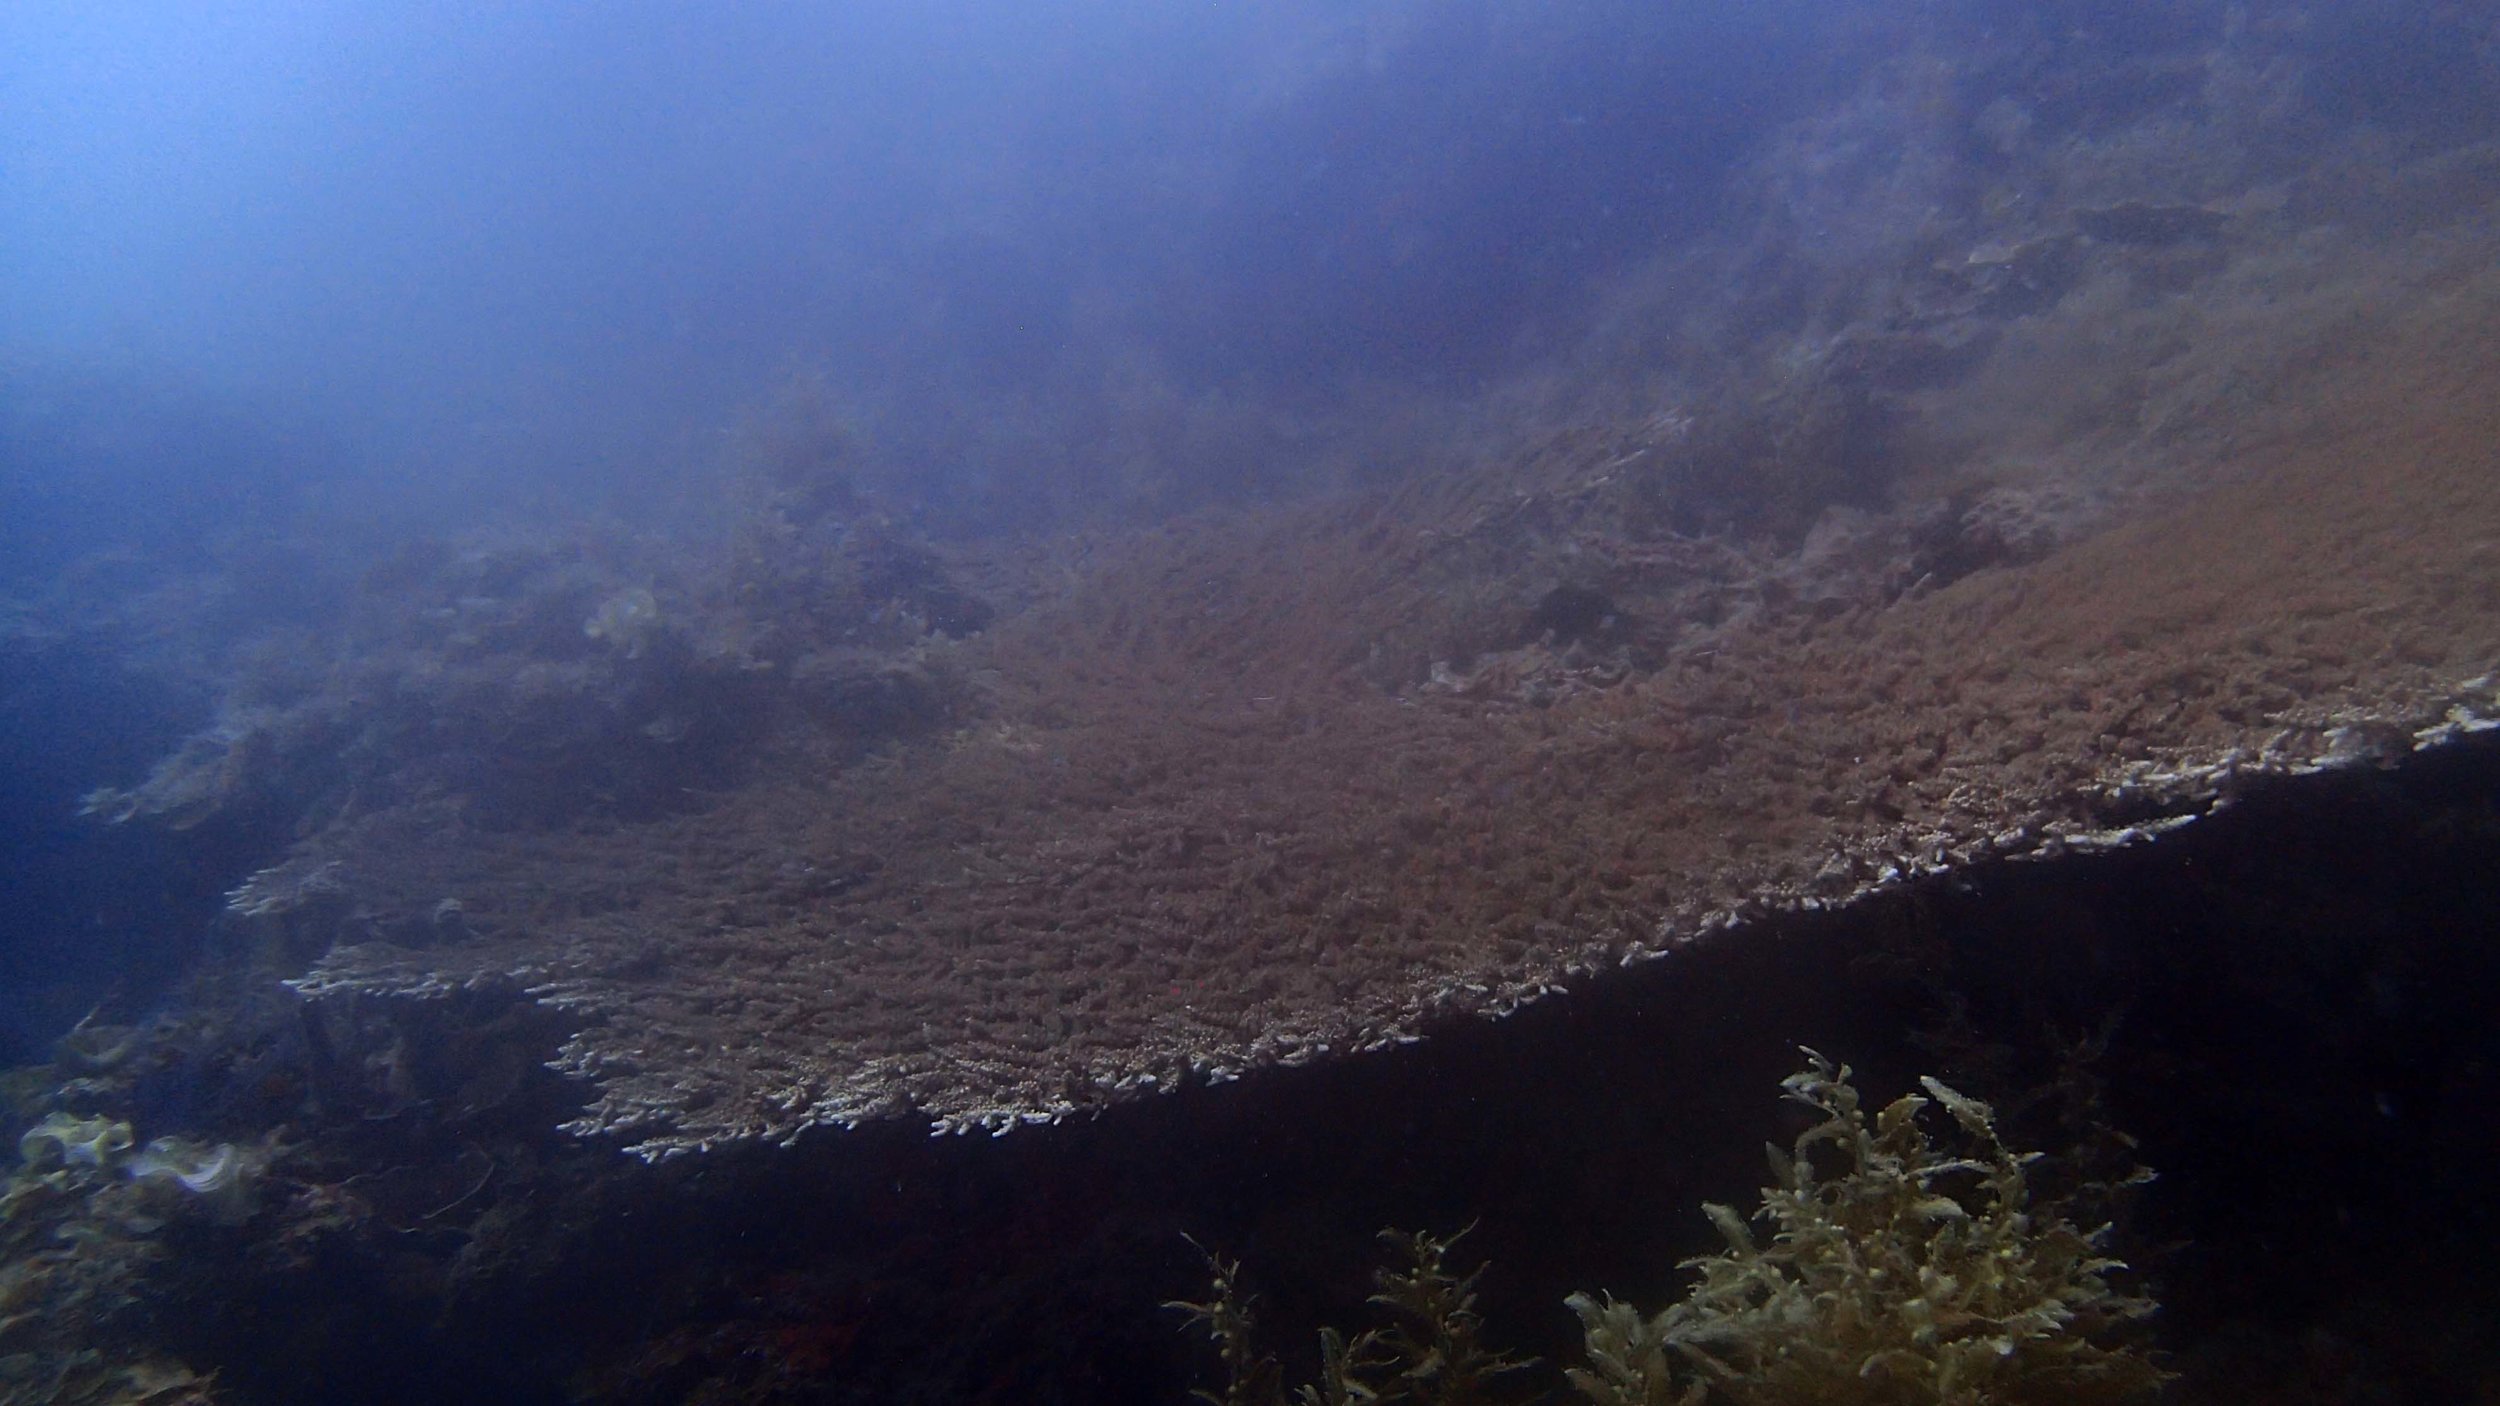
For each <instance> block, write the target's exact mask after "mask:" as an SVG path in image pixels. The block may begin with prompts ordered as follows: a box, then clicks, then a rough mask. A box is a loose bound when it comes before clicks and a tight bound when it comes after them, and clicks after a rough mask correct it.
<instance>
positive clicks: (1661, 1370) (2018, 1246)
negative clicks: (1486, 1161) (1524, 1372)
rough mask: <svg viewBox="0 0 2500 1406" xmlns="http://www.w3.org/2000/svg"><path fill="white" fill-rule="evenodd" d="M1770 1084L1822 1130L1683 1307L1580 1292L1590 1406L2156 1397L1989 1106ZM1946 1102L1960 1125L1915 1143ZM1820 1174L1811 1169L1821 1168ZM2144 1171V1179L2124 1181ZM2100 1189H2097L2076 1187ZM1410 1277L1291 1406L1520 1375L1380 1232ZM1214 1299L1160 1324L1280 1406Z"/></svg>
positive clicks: (1233, 1287)
mask: <svg viewBox="0 0 2500 1406" xmlns="http://www.w3.org/2000/svg"><path fill="white" fill-rule="evenodd" d="M1805 1054H1806V1058H1807V1063H1806V1067H1805V1069H1804V1070H1802V1071H1801V1072H1799V1073H1797V1074H1794V1075H1791V1076H1790V1077H1789V1078H1788V1079H1787V1080H1786V1081H1784V1083H1783V1084H1782V1087H1783V1088H1784V1089H1786V1090H1787V1096H1788V1097H1789V1098H1790V1099H1792V1100H1794V1101H1795V1102H1798V1103H1801V1104H1804V1105H1805V1106H1807V1107H1808V1108H1811V1109H1813V1110H1814V1111H1815V1112H1816V1113H1817V1114H1819V1115H1820V1121H1818V1122H1817V1123H1816V1124H1815V1125H1814V1126H1813V1127H1811V1128H1809V1129H1807V1130H1806V1132H1804V1133H1803V1134H1801V1135H1800V1136H1799V1137H1798V1138H1797V1140H1796V1142H1795V1144H1794V1145H1793V1146H1792V1147H1791V1148H1790V1149H1788V1150H1786V1151H1782V1150H1781V1149H1779V1148H1778V1147H1776V1146H1773V1147H1771V1148H1769V1149H1768V1150H1769V1152H1770V1158H1771V1174H1772V1185H1771V1186H1769V1187H1768V1188H1766V1189H1765V1190H1764V1193H1763V1201H1762V1206H1761V1208H1760V1209H1759V1210H1757V1211H1756V1212H1755V1213H1754V1215H1753V1217H1752V1218H1751V1220H1752V1222H1753V1223H1759V1224H1762V1225H1764V1226H1766V1227H1767V1228H1768V1229H1769V1230H1770V1232H1771V1233H1770V1236H1769V1238H1768V1241H1767V1243H1766V1242H1765V1241H1764V1240H1763V1239H1762V1238H1760V1237H1758V1236H1757V1235H1756V1233H1755V1230H1754V1225H1753V1224H1752V1223H1749V1222H1748V1220H1747V1218H1745V1217H1742V1216H1739V1215H1738V1214H1737V1213H1736V1212H1735V1211H1734V1210H1733V1209H1732V1208H1730V1207H1726V1206H1717V1205H1712V1206H1706V1207H1705V1208H1704V1209H1705V1211H1706V1213H1707V1214H1708V1216H1709V1218H1710V1221H1711V1223H1712V1224H1713V1225H1715V1226H1716V1227H1717V1228H1718V1231H1719V1233H1720V1235H1721V1236H1723V1237H1724V1238H1725V1239H1726V1241H1727V1248H1726V1249H1724V1250H1722V1251H1720V1252H1719V1253H1717V1254H1714V1255H1706V1256H1702V1257H1700V1258H1697V1259H1692V1260H1687V1261H1685V1262H1684V1264H1683V1266H1682V1267H1683V1268H1685V1269H1687V1270H1691V1271H1696V1272H1697V1280H1696V1282H1695V1283H1694V1285H1693V1287H1692V1289H1691V1290H1690V1291H1689V1292H1688V1293H1686V1295H1685V1296H1684V1298H1683V1299H1682V1300H1681V1301H1679V1302H1676V1303H1674V1304H1670V1305H1669V1306H1667V1307H1666V1308H1665V1309H1663V1310H1661V1311H1659V1312H1658V1313H1655V1314H1643V1313H1641V1312H1640V1311H1639V1310H1638V1309H1637V1308H1635V1307H1633V1306H1632V1305H1630V1304H1627V1303H1621V1302H1617V1301H1615V1300H1613V1299H1611V1298H1593V1297H1591V1296H1589V1295H1587V1294H1574V1295H1572V1296H1571V1297H1570V1299H1569V1300H1568V1303H1569V1304H1570V1307H1571V1309H1572V1311H1573V1312H1575V1313H1577V1314H1578V1315H1579V1317H1580V1321H1581V1325H1582V1328H1583V1330H1584V1333H1585V1337H1586V1351H1587V1363H1586V1365H1584V1366H1578V1367H1572V1368H1570V1369H1568V1370H1567V1372H1566V1375H1567V1376H1568V1378H1569V1379H1570V1382H1571V1384H1572V1385H1573V1386H1574V1387H1576V1388H1578V1389H1579V1391H1580V1393H1581V1394H1582V1395H1584V1396H1586V1397H1587V1398H1588V1399H1589V1400H1590V1401H1592V1402H1595V1403H1597V1406H1710V1403H1734V1406H1771V1403H1779V1404H1780V1406H1800V1403H1803V1404H1804V1406H1896V1403H1897V1406H1911V1403H1919V1404H1920V1406H2029V1403H2063V1404H2066V1406H2086V1404H2087V1403H2115V1402H2123V1401H2133V1400H2140V1399H2144V1398H2147V1397H2149V1396H2150V1395H2151V1394H2152V1393H2153V1392H2154V1391H2155V1390H2156V1389H2158V1388H2159V1387H2160V1385H2161V1384H2162V1382H2163V1381H2165V1380H2166V1379H2167V1376H2168V1374H2167V1373H2165V1372H2163V1371H2162V1370H2161V1369H2160V1368H2159V1367H2158V1366H2156V1365H2155V1364H2154V1362H2153V1360H2152V1359H2151V1357H2150V1356H2149V1355H2148V1354H2147V1353H2146V1351H2145V1350H2144V1348H2143V1347H2142V1346H2141V1345H2140V1342H2139V1341H2138V1340H2137V1339H2138V1338H2139V1337H2140V1334H2136V1333H2134V1332H2132V1331H2131V1329H2132V1327H2133V1326H2134V1325H2138V1324H2140V1322H2141V1320H2143V1319H2145V1318H2147V1317H2148V1316H2150V1315H2151V1313H2152V1312H2153V1307H2154V1305H2153V1302H2152V1300H2151V1299H2149V1298H2145V1297H2141V1296H2137V1295H2132V1294H2127V1293H2121V1292H2119V1291H2118V1290H2117V1289H2116V1288H2114V1287H2113V1286H2112V1285H2111V1283H2110V1276H2111V1275H2112V1274H2113V1273H2116V1272H2118V1271H2122V1270H2124V1269H2125V1268H2126V1266H2125V1265H2124V1264H2123V1263H2122V1262H2121V1261H2119V1260H2116V1259H2113V1258H2110V1257H2109V1256H2107V1255H2105V1254H2103V1253H2102V1252H2101V1251H2100V1250H2099V1248H2098V1246H2099V1244H2100V1242H2101V1241H2102V1240H2103V1239H2104V1238H2106V1235H2107V1232H2108V1227H2107V1226H2101V1227H2099V1228H2096V1229H2091V1230H2086V1229H2084V1228H2083V1227H2081V1226H2080V1225H2078V1224H2077V1223H2076V1222H2075V1220H2074V1219H2073V1216H2072V1214H2071V1213H2072V1212H2073V1210H2074V1209H2075V1205H2076V1200H2077V1198H2078V1197H2079V1196H2080V1195H2081V1194H2082V1191H2078V1193H2076V1194H2075V1195H2073V1196H2066V1197H2055V1198H2043V1199H2040V1200H2037V1201H2035V1200H2034V1199H2033V1190H2032V1187H2031V1185H2030V1182H2029V1179H2028V1176H2027V1172H2026V1169H2027V1168H2028V1167H2030V1166H2031V1164H2032V1163H2034V1162H2035V1161H2037V1160H2038V1158H2039V1157H2040V1155H2041V1154H2038V1153H2024V1152H2016V1151H2013V1150H2012V1149H2010V1148H2008V1147H2007V1146H2006V1145H2005V1143H2004V1141H2003V1140H2002V1139H2001V1138H1999V1136H1998V1135H1997V1131H1996V1121H1995V1114H1994V1113H1993V1112H1992V1111H1991V1110H1990V1109H1989V1107H1988V1105H1986V1104H1984V1103H1981V1102H1979V1101H1978V1100H1976V1099H1972V1098H1967V1097H1964V1096H1963V1095H1961V1094H1959V1093H1956V1092H1955V1091H1954V1090H1952V1089H1950V1088H1947V1087H1946V1086H1945V1085H1944V1084H1942V1083H1940V1082H1938V1081H1937V1080H1935V1079H1932V1078H1931V1079H1925V1080H1922V1081H1921V1082H1922V1084H1923V1085H1924V1087H1925V1088H1926V1091H1927V1092H1926V1096H1921V1095H1918V1094H1909V1095H1905V1096H1903V1097H1901V1098H1899V1099H1895V1100H1894V1101H1893V1102H1892V1103H1890V1104H1888V1105H1886V1106H1885V1107H1884V1108H1883V1109H1882V1110H1880V1111H1879V1112H1876V1113H1875V1114H1874V1115H1873V1116H1872V1117H1871V1118H1870V1117H1869V1116H1868V1114H1867V1112H1866V1111H1865V1110H1864V1109H1863V1108H1861V1107H1860V1106H1859V1101H1858V1092H1857V1090H1856V1089H1855V1088H1854V1087H1853V1086H1852V1085H1851V1084H1850V1082H1849V1080H1850V1070H1849V1068H1848V1067H1847V1066H1846V1065H1842V1066H1839V1067H1837V1068H1835V1067H1834V1066H1833V1065H1832V1064H1831V1062H1830V1061H1828V1060H1826V1059H1824V1058H1823V1056H1821V1055H1819V1054H1816V1053H1815V1052H1814V1051H1812V1050H1807V1051H1806V1052H1805ZM1935 1105H1941V1106H1942V1107H1943V1108H1944V1110H1945V1111H1946V1112H1947V1113H1948V1114H1950V1115H1951V1117H1952V1120H1953V1123H1954V1125H1955V1127H1956V1129H1957V1132H1956V1134H1954V1135H1952V1137H1951V1138H1950V1144H1951V1145H1949V1146H1940V1145H1939V1144H1938V1143H1937V1142H1936V1141H1934V1140H1932V1139H1931V1138H1930V1137H1929V1136H1928V1133H1927V1130H1926V1129H1925V1128H1924V1127H1923V1126H1922V1125H1921V1119H1920V1115H1921V1114H1922V1113H1923V1112H1925V1110H1927V1109H1928V1108H1929V1107H1931V1106H1935ZM1818 1162H1819V1163H1820V1164H1821V1167H1822V1168H1823V1169H1822V1170H1818ZM2147 1176H2149V1174H2148V1173H2144V1172H2142V1171H2140V1170H2139V1171H2137V1172H2136V1173H2135V1174H2134V1176H2133V1177H2132V1178H2131V1180H2142V1179H2144V1178H2145V1177H2147ZM2087 1189H2088V1190H2090V1191H2093V1192H2106V1191H2108V1190H2110V1189H2111V1188H2109V1187H2107V1186H2100V1187H2093V1188H2087ZM1383 1238H1384V1240H1386V1241H1387V1242H1388V1243H1389V1244H1390V1245H1391V1247H1392V1249H1393V1251H1394V1252H1395V1253H1396V1254H1397V1255H1398V1256H1399V1257H1400V1258H1401V1259H1402V1260H1403V1264H1401V1265H1400V1266H1398V1267H1395V1268H1391V1269H1384V1270H1382V1271H1381V1272H1380V1273H1379V1274H1378V1275H1377V1276H1376V1281H1375V1282H1376V1283H1377V1284H1378V1286H1379V1289H1380V1292H1379V1293H1377V1294H1375V1295H1374V1296H1373V1298H1372V1302H1373V1303H1374V1304H1377V1305H1379V1306H1380V1307H1381V1308H1382V1309H1383V1310H1384V1312H1385V1313H1386V1315H1387V1316H1388V1318H1389V1319H1390V1320H1391V1322H1390V1326H1389V1327H1387V1328H1385V1329H1379V1330H1373V1331H1368V1332H1365V1333H1362V1334H1359V1335H1357V1336H1356V1337H1354V1338H1352V1339H1350V1340H1349V1339H1346V1338H1345V1337H1343V1336H1342V1335H1341V1334H1339V1333H1337V1332H1335V1331H1334V1330H1323V1332H1322V1334H1321V1339H1320V1358H1321V1367H1320V1380H1319V1381H1318V1382H1317V1383H1316V1384H1312V1385H1305V1386H1302V1387H1299V1388H1297V1389H1296V1390H1295V1391H1294V1393H1293V1395H1292V1398H1291V1399H1292V1400H1293V1401H1295V1402H1296V1403H1299V1406H1356V1404H1357V1403H1380V1404H1382V1406H1385V1404H1386V1403H1413V1406H1427V1404H1428V1406H1490V1404H1491V1403H1496V1402H1500V1401H1504V1400H1508V1399H1516V1398H1509V1397H1505V1396H1504V1395H1503V1394H1502V1391H1501V1387H1502V1386H1503V1385H1504V1384H1505V1383H1506V1382H1507V1381H1508V1380H1512V1379H1515V1376H1516V1374H1517V1373H1518V1372H1519V1371H1520V1370H1521V1369H1522V1368H1524V1367H1525V1366H1526V1365H1528V1364H1526V1363H1522V1362H1520V1361H1517V1360H1516V1359H1513V1358H1510V1357H1507V1356H1505V1355H1503V1354H1500V1353H1498V1352H1495V1351H1493V1350H1491V1349H1489V1348H1487V1347H1486V1346H1485V1345H1484V1343H1483V1341H1482V1338H1481V1329H1482V1326H1483V1324H1482V1320H1481V1318H1480V1317H1479V1316H1478V1314H1477V1313H1476V1310H1475V1285H1476V1281H1477V1279H1478V1277H1479V1276H1481V1275H1482V1274H1483V1272H1484V1271H1483V1269H1482V1268H1481V1267H1479V1268H1478V1269H1476V1270H1475V1271H1474V1272H1472V1273H1470V1274H1467V1275H1465V1276H1463V1277H1461V1276H1458V1275H1456V1274H1454V1273H1453V1272H1452V1271H1451V1270H1450V1269H1448V1268H1447V1265H1446V1258H1447V1254H1448V1251H1449V1249H1450V1246H1451V1245H1452V1244H1453V1243H1454V1242H1455V1239H1456V1237H1452V1238H1451V1239H1450V1240H1438V1239H1435V1238H1433V1237H1431V1236H1428V1235H1401V1234H1396V1233H1388V1234H1385V1235H1384V1237H1383ZM1209 1258H1210V1262H1211V1263H1212V1265H1213V1268H1214V1281H1213V1294H1212V1296H1211V1297H1210V1298H1209V1299H1208V1300H1207V1301H1206V1302H1204V1303H1180V1304H1175V1305H1173V1306H1174V1307H1176V1308H1180V1309H1182V1310H1184V1311H1186V1312H1187V1313H1188V1314H1189V1316H1190V1320H1191V1322H1193V1323H1195V1324H1197V1325H1198V1326H1200V1327H1202V1328H1204V1329H1205V1330H1206V1332H1207V1333H1208V1334H1209V1336H1211V1337H1212V1338H1213V1339H1214V1340H1215V1343H1216V1345H1217V1347H1218V1349H1219V1350H1220V1353H1221V1356H1222V1360H1223V1365H1224V1371H1225V1386H1224V1389H1223V1390H1222V1391H1221V1392H1210V1391H1200V1392H1198V1393H1197V1396H1198V1397H1199V1399H1200V1400H1203V1401H1205V1402H1207V1403H1209V1406H1275V1403H1281V1402H1283V1401H1285V1400H1286V1399H1287V1397H1286V1393H1285V1389H1284V1386H1283V1383H1282V1380H1281V1373H1280V1371H1279V1368H1278V1366H1277V1363H1276V1360H1275V1359H1274V1358H1273V1357H1271V1356H1268V1355H1266V1354H1264V1353H1261V1352H1260V1351H1259V1350H1258V1349H1257V1346H1256V1343H1255V1340H1254V1335H1253V1330H1254V1327H1255V1323H1254V1317H1253V1313H1252V1307H1253V1306H1252V1302H1251V1299H1250V1296H1249V1295H1248V1293H1247V1292H1246V1291H1245V1290H1244V1289H1243V1288H1242V1286H1241V1278H1240V1266H1239V1265H1238V1264H1237V1263H1231V1262H1227V1261H1224V1260H1221V1259H1218V1258H1215V1257H1213V1256H1210V1257H1209Z"/></svg>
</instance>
